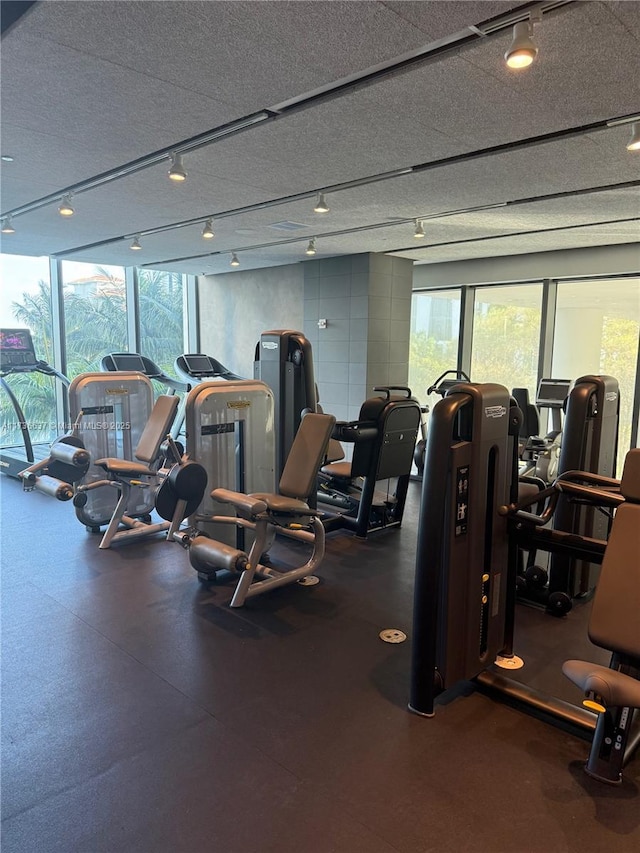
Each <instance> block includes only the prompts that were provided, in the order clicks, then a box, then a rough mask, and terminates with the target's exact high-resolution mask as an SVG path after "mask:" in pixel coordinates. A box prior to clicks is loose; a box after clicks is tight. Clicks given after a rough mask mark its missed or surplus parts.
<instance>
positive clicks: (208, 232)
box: [202, 218, 216, 240]
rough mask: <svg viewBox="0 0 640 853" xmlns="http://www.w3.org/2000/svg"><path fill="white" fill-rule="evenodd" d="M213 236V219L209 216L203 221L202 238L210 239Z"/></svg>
mask: <svg viewBox="0 0 640 853" xmlns="http://www.w3.org/2000/svg"><path fill="white" fill-rule="evenodd" d="M215 236H216V235H215V234H214V231H213V220H212V219H211V218H209V219H207V221H206V222H205V223H204V228H203V229H202V238H203V240H212V239H213V238H214V237H215Z"/></svg>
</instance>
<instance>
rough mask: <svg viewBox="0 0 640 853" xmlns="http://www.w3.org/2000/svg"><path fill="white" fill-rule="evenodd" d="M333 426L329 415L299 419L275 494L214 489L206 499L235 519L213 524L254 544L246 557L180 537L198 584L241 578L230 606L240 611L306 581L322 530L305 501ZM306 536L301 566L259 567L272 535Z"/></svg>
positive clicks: (202, 539) (318, 554) (317, 557)
mask: <svg viewBox="0 0 640 853" xmlns="http://www.w3.org/2000/svg"><path fill="white" fill-rule="evenodd" d="M334 425H335V418H334V417H333V416H332V415H324V414H316V413H309V414H306V415H305V416H304V418H303V419H302V421H301V423H300V427H299V429H298V431H297V433H296V436H295V439H294V441H293V444H292V445H291V449H290V451H289V455H288V457H287V461H286V464H285V467H284V470H283V472H282V476H281V477H280V482H279V488H278V492H277V493H273V492H270V493H265V492H255V493H252V494H242V493H239V492H235V491H231V490H229V489H223V488H217V489H214V490H213V492H212V494H211V497H212V499H213V500H214V501H216V502H218V503H219V504H222V505H227V506H228V507H231V508H232V509H233V510H234V511H235V514H234V515H231V516H229V515H222V516H216V517H215V518H213V519H212V521H214V522H217V523H218V524H223V525H225V524H226V525H232V526H233V527H235V528H239V529H242V530H246V529H249V530H250V531H251V532H252V534H253V536H254V539H253V544H252V546H251V549H250V550H249V551H248V553H247V552H246V551H245V550H243V549H241V548H234V547H230V546H229V545H227V544H226V543H224V542H220V541H219V540H215V539H211V538H209V537H207V536H196V537H191V536H188V535H186V536H184V537H182V541H183V544H184V545H185V546H186V547H188V549H189V559H190V562H191V565H192V566H193V568H194V569H196V571H197V572H198V577H199V579H200V580H201V581H204V582H208V581H211V580H214V579H215V577H216V574H217V572H219V571H221V570H226V571H230V572H235V573H239V574H240V578H239V580H238V583H237V585H236V589H235V592H234V594H233V598H232V599H231V607H242V605H243V604H244V603H245V601H246V599H247V598H249V597H252V596H255V595H260V594H262V593H264V592H268V591H270V590H272V589H275V588H276V587H280V586H284V585H287V584H291V583H294V582H302V581H304V580H306V581H307V582H308V580H309V579H310V578H311V576H312V575H313V572H314V571H315V570H316V569H317V567H318V566H319V565H320V563H321V561H322V558H323V556H324V546H325V531H324V527H323V525H322V522H321V521H320V519H319V517H318V513H317V510H315V509H314V508H313V507H310V506H309V503H308V500H309V498H310V496H311V495H312V494H313V493H314V491H315V486H316V475H317V471H318V467H319V466H320V464H321V462H322V460H323V458H324V455H325V453H326V450H327V446H328V444H329V439H330V438H331V433H332V431H333V427H334ZM283 531H284V532H293V533H294V534H297V533H299V532H300V531H302V532H306V533H307V534H308V535H309V538H310V539H311V542H312V553H311V555H310V557H309V558H308V559H307V560H306V561H305V563H304V564H303V565H301V566H299V567H298V568H295V569H289V570H288V571H281V570H278V569H277V568H276V567H275V566H273V565H271V564H269V565H267V564H266V563H265V562H264V556H263V555H264V554H265V553H266V552H267V551H268V550H269V547H270V545H271V544H272V542H273V538H274V536H275V534H276V533H277V532H283Z"/></svg>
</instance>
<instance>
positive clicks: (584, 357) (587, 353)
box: [553, 278, 640, 471]
mask: <svg viewBox="0 0 640 853" xmlns="http://www.w3.org/2000/svg"><path fill="white" fill-rule="evenodd" d="M639 334H640V278H628V279H605V280H589V281H564V282H559V284H558V297H557V304H556V322H555V334H554V339H553V373H554V375H558V376H560V375H562V376H564V377H565V378H568V379H578V378H579V377H580V376H584V375H586V374H590V373H593V374H607V375H609V376H613V377H614V378H615V379H617V380H618V383H619V386H620V426H619V441H618V468H619V471H620V470H621V467H620V466H621V464H622V461H623V459H624V454H625V452H626V450H627V449H628V448H629V446H630V442H631V426H632V419H633V396H634V390H635V384H636V365H637V362H638V337H639Z"/></svg>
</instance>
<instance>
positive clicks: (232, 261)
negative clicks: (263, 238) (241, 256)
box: [231, 252, 240, 267]
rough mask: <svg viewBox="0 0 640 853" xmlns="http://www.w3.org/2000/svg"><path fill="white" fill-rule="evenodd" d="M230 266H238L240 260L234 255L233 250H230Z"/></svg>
mask: <svg viewBox="0 0 640 853" xmlns="http://www.w3.org/2000/svg"><path fill="white" fill-rule="evenodd" d="M231 266H232V267H239V266H240V261H239V260H238V256H237V255H236V253H235V252H231Z"/></svg>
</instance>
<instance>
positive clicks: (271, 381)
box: [253, 329, 318, 476]
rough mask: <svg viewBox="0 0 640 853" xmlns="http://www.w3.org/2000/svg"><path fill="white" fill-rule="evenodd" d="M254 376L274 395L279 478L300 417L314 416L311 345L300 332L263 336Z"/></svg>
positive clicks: (273, 331) (315, 393) (257, 346)
mask: <svg viewBox="0 0 640 853" xmlns="http://www.w3.org/2000/svg"><path fill="white" fill-rule="evenodd" d="M253 375H254V378H255V379H260V380H262V381H263V382H265V383H266V384H267V385H268V386H269V387H270V388H271V390H272V391H273V396H274V404H275V431H276V436H277V437H278V440H277V444H276V471H277V472H278V476H280V474H281V473H282V470H283V468H284V464H285V460H286V459H287V455H288V453H289V450H290V448H291V445H292V444H293V439H294V437H295V435H296V433H297V431H298V427H299V426H300V421H301V419H302V413H303V412H305V411H309V412H317V407H318V396H317V389H316V383H315V377H314V372H313V354H312V351H311V344H310V343H309V341H308V339H307V338H306V337H305V336H304V335H303V334H302V332H296V331H293V330H291V329H275V330H270V331H267V332H263V333H262V335H261V336H260V340H259V341H258V343H257V344H256V350H255V359H254V372H253Z"/></svg>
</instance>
